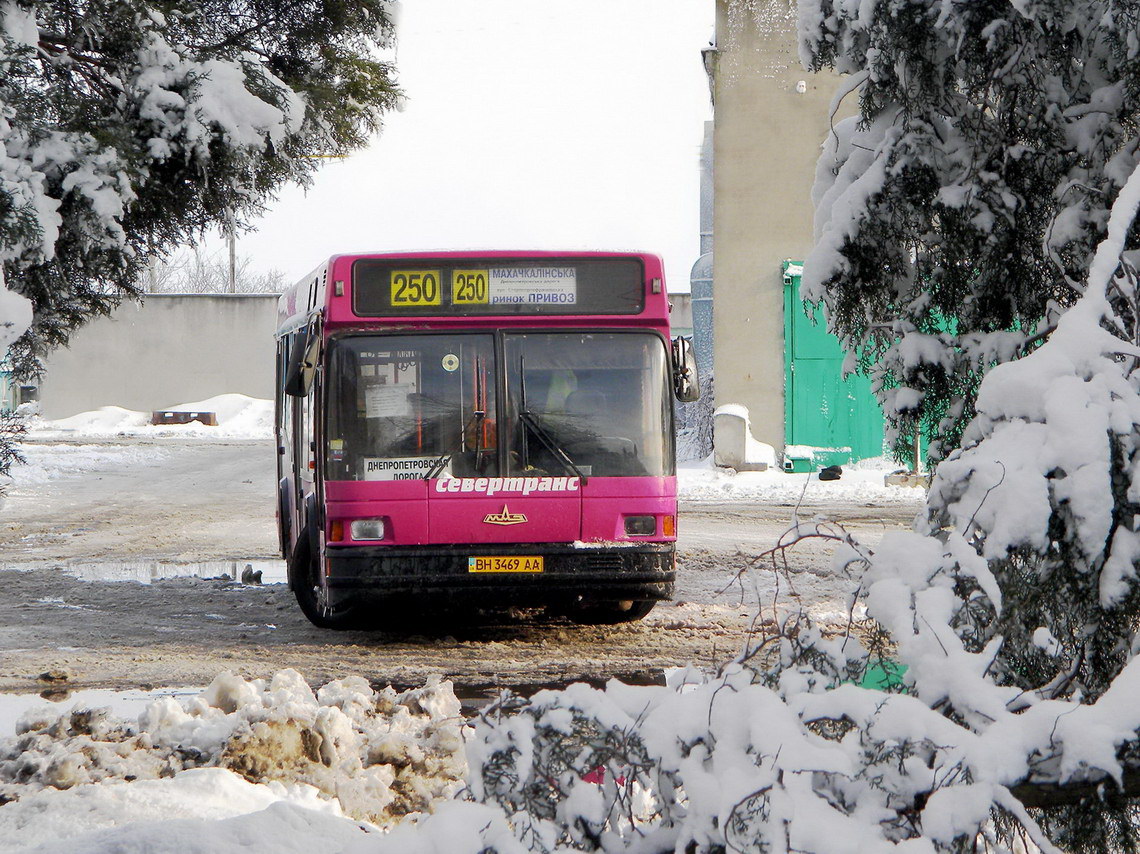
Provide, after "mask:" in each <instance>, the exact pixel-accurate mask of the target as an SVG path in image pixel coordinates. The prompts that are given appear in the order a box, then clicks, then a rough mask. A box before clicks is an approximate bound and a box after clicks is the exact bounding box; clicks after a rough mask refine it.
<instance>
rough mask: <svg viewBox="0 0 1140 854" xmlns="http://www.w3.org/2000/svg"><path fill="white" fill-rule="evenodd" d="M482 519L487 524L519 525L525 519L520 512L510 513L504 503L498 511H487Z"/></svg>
mask: <svg viewBox="0 0 1140 854" xmlns="http://www.w3.org/2000/svg"><path fill="white" fill-rule="evenodd" d="M483 521H484V522H486V523H487V524H488V525H521V524H522V523H523V522H525V521H526V516H524V515H523V514H522V513H512V512H511V511H510V510H508V509H507V505H506V504H504V505H503V509H502V510H501V511H500V512H498V513H488V514H487V515H486V516H484V517H483Z"/></svg>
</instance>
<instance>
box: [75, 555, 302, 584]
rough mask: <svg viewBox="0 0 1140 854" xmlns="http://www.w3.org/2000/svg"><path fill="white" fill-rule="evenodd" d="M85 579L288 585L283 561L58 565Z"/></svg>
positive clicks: (103, 561) (96, 562)
mask: <svg viewBox="0 0 1140 854" xmlns="http://www.w3.org/2000/svg"><path fill="white" fill-rule="evenodd" d="M56 567H57V568H58V569H61V570H63V571H64V572H66V573H67V574H68V575H71V576H74V577H75V578H78V579H80V580H81V581H136V582H138V583H139V584H150V583H151V582H152V581H161V580H163V579H166V578H228V579H229V580H231V581H245V582H246V583H254V584H258V583H260V584H284V583H285V581H286V571H285V561H283V560H213V561H202V562H197V563H178V562H176V561H166V560H128V561H112V560H101V561H90V562H84V563H63V564H57V565H56Z"/></svg>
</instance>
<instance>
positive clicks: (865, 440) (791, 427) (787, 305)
mask: <svg viewBox="0 0 1140 854" xmlns="http://www.w3.org/2000/svg"><path fill="white" fill-rule="evenodd" d="M802 273H803V270H802V267H801V266H800V265H799V264H797V263H795V262H792V261H785V262H784V444H785V445H788V446H792V449H791V452H790V453H789V452H785V455H784V460H785V461H784V468H785V469H788V470H790V471H810V470H813V469H814V468H815V467H816V466H820V465H824V466H827V465H837V464H841V463H847V462H851V461H853V460H861V459H867V458H870V457H880V456H882V455H883V412H882V410H881V409H880V408H879V404H878V401H877V400H875V396H874V394H872V393H871V381H870V380H869V379H868V378H867V377H864V376H861V375H858V374H852V375H850V376H848V377H847V378H846V379H845V378H844V376H843V356H844V354H843V349H842V348H841V347H840V346H839V339H837V338H836V337H835V336H834V335H832V334H831V333H829V332H828V331H827V327H826V326H824V323H823V313H822V310H821V309H820V308H818V307H817V308H816V310H815V316H816V321H815V322H813V321H812V319H811V318H810V317H808V316H807V315H806V314H805V312H804V306H803V302H802V301H801V300H800V277H801V275H802ZM799 447H808V448H811V449H812V450H811V453H810V455H808V454H805V453H803V452H800V451H798V450H797V448H799Z"/></svg>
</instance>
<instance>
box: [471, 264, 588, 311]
mask: <svg viewBox="0 0 1140 854" xmlns="http://www.w3.org/2000/svg"><path fill="white" fill-rule="evenodd" d="M487 281H488V285H489V288H488V290H489V295H490V300H491V304H492V305H496V304H500V305H501V304H505V303H515V304H521V305H574V304H575V303H576V302H577V301H578V271H577V269H576V268H575V267H492V268H491V269H490V270H489V271H488V275H487Z"/></svg>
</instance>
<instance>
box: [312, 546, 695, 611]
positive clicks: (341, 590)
mask: <svg viewBox="0 0 1140 854" xmlns="http://www.w3.org/2000/svg"><path fill="white" fill-rule="evenodd" d="M675 553H676V549H675V545H674V544H673V543H638V544H637V545H636V546H617V547H606V546H601V547H596V548H595V547H587V548H574V547H573V546H563V547H559V546H549V545H542V546H537V545H529V546H528V545H521V546H520V545H517V544H516V545H509V546H508V545H502V544H498V545H492V546H487V545H483V544H480V545H478V546H474V545H472V546H462V545H460V546H424V547H393V548H385V547H383V546H348V547H339V548H338V547H330V548H328V550H327V552H326V555H327V557H326V560H327V575H326V579H325V583H326V585H327V589H328V596H329V599H330V601H332V602H333V603H339V602H347V601H350V600H352V601H356V600H360V599H368V598H372V597H376V598H384V599H395V598H405V597H417V598H418V597H431V598H443V599H455V600H457V601H462V602H464V603H470V604H473V605H483V606H495V605H519V606H539V605H551V604H558V603H563V602H566V601H567V600H571V599H573V600H579V601H586V602H595V601H596V602H614V601H621V600H665V599H670V598H672V596H673V585H674V581H675V579H676V561H675ZM486 556H502V557H516V556H517V557H532V556H541V557H542V564H543V566H542V571H541V572H472V571H471V569H470V567H471V559H472V558H479V557H486Z"/></svg>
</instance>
